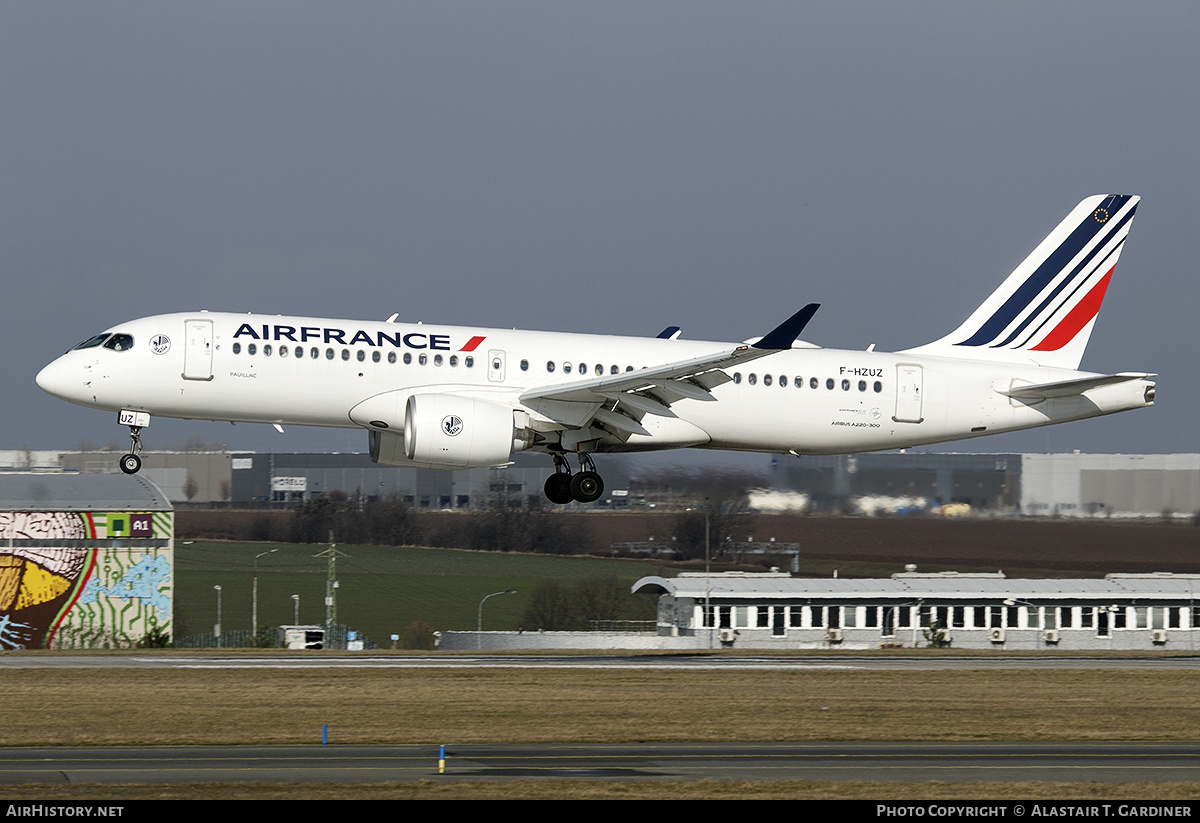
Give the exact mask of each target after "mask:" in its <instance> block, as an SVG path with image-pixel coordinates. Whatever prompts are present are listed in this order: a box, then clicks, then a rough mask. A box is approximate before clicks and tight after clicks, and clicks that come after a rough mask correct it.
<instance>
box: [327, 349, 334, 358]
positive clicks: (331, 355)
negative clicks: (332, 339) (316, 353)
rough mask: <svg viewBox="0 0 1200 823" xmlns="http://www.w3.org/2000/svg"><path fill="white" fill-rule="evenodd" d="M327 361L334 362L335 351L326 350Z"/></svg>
mask: <svg viewBox="0 0 1200 823" xmlns="http://www.w3.org/2000/svg"><path fill="white" fill-rule="evenodd" d="M325 359H326V360H332V359H333V349H326V350H325Z"/></svg>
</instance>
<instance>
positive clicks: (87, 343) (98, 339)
mask: <svg viewBox="0 0 1200 823" xmlns="http://www.w3.org/2000/svg"><path fill="white" fill-rule="evenodd" d="M107 339H108V332H105V333H104V334H97V335H96V336H95V337H89V338H88V339H87V340H84V341H83V342H82V343H80V344H79V345H78V346H76V347H75V349H94V348H96V346H99V345H100V344H101V343H103V342H104V341H105V340H107ZM75 349H71V351H75Z"/></svg>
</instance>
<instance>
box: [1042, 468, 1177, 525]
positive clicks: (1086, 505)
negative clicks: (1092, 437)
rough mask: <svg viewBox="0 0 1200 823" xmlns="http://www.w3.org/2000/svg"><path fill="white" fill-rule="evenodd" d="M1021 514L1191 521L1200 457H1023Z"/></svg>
mask: <svg viewBox="0 0 1200 823" xmlns="http://www.w3.org/2000/svg"><path fill="white" fill-rule="evenodd" d="M1021 512H1022V513H1023V514H1027V515H1037V516H1052V517H1116V518H1127V517H1164V516H1166V517H1186V518H1190V517H1192V516H1193V515H1195V514H1196V513H1198V512H1200V454H1023V455H1021Z"/></svg>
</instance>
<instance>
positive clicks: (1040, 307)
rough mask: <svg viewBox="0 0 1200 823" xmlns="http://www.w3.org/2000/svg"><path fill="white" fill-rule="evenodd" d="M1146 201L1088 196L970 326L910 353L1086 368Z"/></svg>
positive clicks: (968, 322)
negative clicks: (1108, 293) (1107, 296)
mask: <svg viewBox="0 0 1200 823" xmlns="http://www.w3.org/2000/svg"><path fill="white" fill-rule="evenodd" d="M1139 199H1140V198H1138V197H1137V196H1135V195H1129V194H1100V195H1095V196H1093V197H1089V198H1087V199H1086V200H1084V201H1083V202H1081V203H1080V204H1079V205H1078V206H1076V207H1075V208H1074V209H1073V210H1072V211H1071V213H1070V214H1068V215H1067V216H1066V218H1065V219H1064V220H1063V221H1062V222H1061V223H1059V224H1058V227H1057V228H1055V229H1054V231H1052V232H1050V234H1049V236H1048V237H1047V238H1046V239H1045V240H1043V241H1042V242H1041V243H1040V244H1039V245H1038V247H1037V248H1036V249H1034V250H1033V251H1032V252H1031V253H1030V255H1029V256H1028V257H1026V258H1025V260H1024V261H1022V263H1021V265H1019V266H1017V268H1016V269H1014V270H1013V273H1012V274H1010V275H1009V276H1008V278H1007V279H1005V281H1004V282H1003V283H1002V284H1001V285H1000V288H998V289H996V291H994V292H993V293H992V294H991V296H990V297H988V299H987V300H985V301H983V304H982V305H981V306H980V307H979V308H977V309H976V310H975V311H974V312H973V313H972V314H971V316H970V317H968V318H967V320H966V322H965V323H963V324H962V325H961V326H959V327H958V328H957V329H955V330H954V331H953V332H951V333H950V334H948V335H946V336H945V337H943V338H941V339H940V340H935V341H934V342H932V343H928V344H926V345H924V346H920V347H918V348H915V349H910V350H909V351H910V352H912V353H916V354H935V355H941V356H943V357H960V358H964V359H968V360H989V361H1000V362H1019V363H1036V364H1038V365H1041V366H1056V367H1060V368H1068V369H1078V368H1079V363H1080V361H1081V360H1082V359H1083V350H1084V348H1086V347H1087V342H1088V338H1089V337H1091V334H1092V326H1094V325H1095V322H1096V314H1097V313H1098V312H1099V311H1100V304H1101V303H1102V302H1103V301H1104V292H1105V290H1106V289H1107V288H1108V281H1109V278H1110V277H1111V276H1112V272H1113V267H1114V266H1116V263H1117V258H1118V257H1119V256H1120V254H1121V248H1122V247H1123V246H1124V245H1125V238H1126V236H1127V235H1128V234H1129V227H1130V225H1132V223H1133V213H1134V212H1135V211H1136V210H1137V205H1138V201H1139Z"/></svg>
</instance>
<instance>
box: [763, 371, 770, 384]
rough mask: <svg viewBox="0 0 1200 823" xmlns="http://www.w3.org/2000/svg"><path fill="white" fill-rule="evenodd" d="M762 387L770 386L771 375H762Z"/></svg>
mask: <svg viewBox="0 0 1200 823" xmlns="http://www.w3.org/2000/svg"><path fill="white" fill-rule="evenodd" d="M763 385H764V386H769V385H771V375H769V374H764V375H763Z"/></svg>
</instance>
